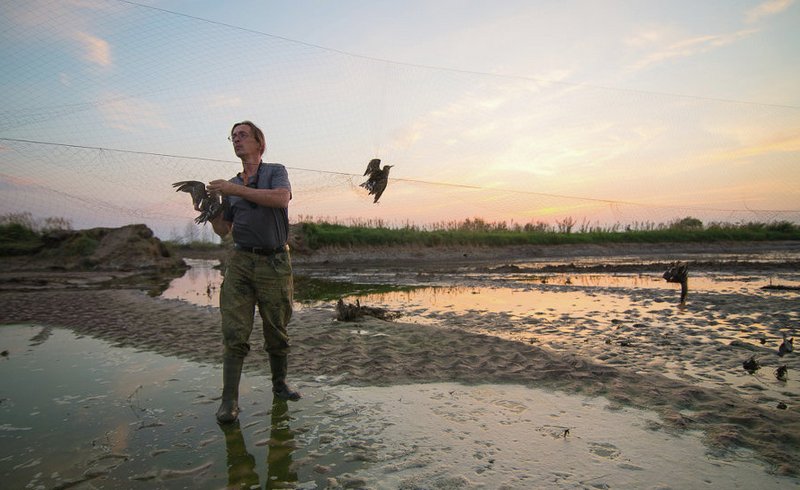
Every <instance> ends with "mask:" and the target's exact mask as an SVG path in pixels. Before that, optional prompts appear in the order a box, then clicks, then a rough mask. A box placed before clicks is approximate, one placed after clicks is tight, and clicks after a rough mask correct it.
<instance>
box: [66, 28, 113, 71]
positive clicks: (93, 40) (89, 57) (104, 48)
mask: <svg viewBox="0 0 800 490" xmlns="http://www.w3.org/2000/svg"><path fill="white" fill-rule="evenodd" d="M73 38H74V39H75V40H77V41H78V42H79V43H80V44H81V46H82V47H83V48H84V55H83V59H85V60H86V61H88V62H90V63H94V64H97V65H100V66H111V46H110V45H109V44H108V41H105V40H103V39H100V38H99V37H96V36H92V35H91V34H87V33H85V32H76V33H74V34H73Z"/></svg>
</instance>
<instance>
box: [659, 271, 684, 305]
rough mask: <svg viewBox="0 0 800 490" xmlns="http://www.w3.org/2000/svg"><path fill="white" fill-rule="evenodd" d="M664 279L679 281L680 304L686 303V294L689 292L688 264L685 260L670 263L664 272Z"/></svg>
mask: <svg viewBox="0 0 800 490" xmlns="http://www.w3.org/2000/svg"><path fill="white" fill-rule="evenodd" d="M664 279H666V280H667V282H675V283H680V285H681V304H682V305H684V304H686V295H687V294H689V265H688V264H686V262H674V263H672V264H671V265H670V267H669V269H667V271H666V272H664Z"/></svg>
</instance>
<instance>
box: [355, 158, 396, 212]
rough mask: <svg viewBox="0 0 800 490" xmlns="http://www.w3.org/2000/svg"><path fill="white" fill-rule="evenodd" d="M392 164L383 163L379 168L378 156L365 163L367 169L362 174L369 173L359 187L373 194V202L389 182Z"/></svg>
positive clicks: (379, 196) (378, 197)
mask: <svg viewBox="0 0 800 490" xmlns="http://www.w3.org/2000/svg"><path fill="white" fill-rule="evenodd" d="M393 166H394V165H384V166H383V168H381V160H380V158H373V159H372V160H370V161H369V163H368V164H367V170H366V171H365V172H364V175H369V177H368V178H367V180H366V181H365V182H363V183H362V184H361V187H363V188H364V189H366V190H368V191H369V193H370V195H375V199H374V200H373V201H372V202H373V203H377V202H378V199H380V198H381V195H382V194H383V191H385V190H386V185H387V184H388V183H389V169H390V168H392V167H393Z"/></svg>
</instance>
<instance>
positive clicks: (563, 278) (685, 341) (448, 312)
mask: <svg viewBox="0 0 800 490" xmlns="http://www.w3.org/2000/svg"><path fill="white" fill-rule="evenodd" d="M778 258H779V257H775V260H777V259H778ZM738 259H739V260H741V259H742V258H741V257H739V258H738ZM759 259H760V260H762V261H763V260H765V259H763V257H759ZM596 260H597V259H596ZM600 261H601V262H603V261H605V259H601V260H600ZM215 263H216V262H214V261H192V262H190V265H192V269H190V270H189V272H187V274H186V275H185V276H184V277H182V278H179V279H176V280H175V281H173V283H172V284H171V285H170V287H169V288H168V289H167V290H166V291H165V292H164V296H165V297H167V298H177V299H182V300H185V301H189V302H192V303H194V304H198V305H206V306H215V305H216V304H217V303H218V296H217V294H218V291H219V284H220V283H221V280H222V279H221V276H220V273H219V271H217V270H216V269H213V266H214V264H215ZM586 263H588V262H586ZM622 263H628V262H625V261H623V262H622ZM304 273H307V274H309V275H310V276H312V277H317V278H324V279H328V280H339V281H345V282H351V283H369V282H372V283H383V284H400V285H407V286H415V287H414V288H413V289H411V290H408V291H396V292H388V293H379V294H360V295H354V296H348V297H345V298H344V299H345V301H347V302H351V303H353V302H355V301H356V300H359V301H360V303H361V304H362V305H368V306H373V307H380V308H385V309H388V310H391V311H395V312H398V313H400V314H401V317H400V319H399V321H403V322H407V323H419V324H429V325H436V326H440V327H443V328H456V329H459V330H463V331H469V332H473V333H481V334H488V335H493V336H498V337H502V338H505V339H509V340H515V341H520V342H526V343H532V344H536V345H540V346H543V347H547V348H549V349H552V350H554V351H558V352H567V353H576V354H580V355H583V356H585V357H587V358H590V359H593V360H595V361H597V362H602V363H606V364H610V365H614V366H619V367H627V368H631V369H633V370H635V371H636V372H638V373H640V374H643V375H648V374H659V375H665V376H669V377H672V378H676V379H681V380H684V381H686V382H689V383H692V384H694V385H697V386H700V387H705V388H717V389H724V390H728V389H734V390H736V391H737V392H738V393H739V394H741V395H742V396H744V397H746V398H749V399H751V400H754V401H757V402H759V403H762V404H768V405H772V406H773V407H774V406H776V405H778V404H780V403H786V404H787V405H789V406H791V407H798V406H800V375H799V374H798V373H800V358H798V355H797V354H793V355H791V356H787V357H783V358H781V357H778V356H777V350H778V346H779V344H780V343H781V341H782V337H781V336H782V335H783V334H787V335H789V336H790V337H791V336H793V335H794V336H797V335H796V334H797V332H796V329H797V325H798V324H800V291H796V290H794V291H792V290H789V291H780V290H777V291H776V290H765V289H763V286H766V285H769V284H782V285H799V284H800V271H791V270H790V271H780V272H779V273H770V274H759V273H756V272H753V273H735V274H733V273H705V272H695V273H693V275H692V276H690V279H689V286H690V289H689V300H688V305H687V306H686V307H685V308H680V307H679V306H678V305H677V303H678V298H679V295H680V286H679V285H677V284H668V283H666V282H665V281H664V280H663V279H662V278H661V275H660V274H659V273H652V274H595V273H587V274H546V275H542V274H539V273H532V274H527V273H525V274H522V273H485V272H483V273H481V272H476V271H461V272H457V273H445V274H442V273H436V274H418V273H410V272H404V271H400V272H398V271H377V270H375V271H353V270H350V269H347V270H342V269H335V268H332V267H327V266H324V267H319V266H318V267H316V268H308V267H307V268H306V270H304ZM296 306H297V308H298V309H301V308H304V307H308V306H311V307H319V306H321V305H320V303H318V302H309V303H302V302H296ZM731 346H737V347H736V348H732V347H731ZM751 355H754V356H756V357H757V359H758V360H759V362H760V363H761V366H762V368H761V369H760V370H759V371H758V372H756V373H753V374H750V373H747V372H746V371H745V370H744V369H743V361H745V360H747V359H748V358H749V357H750V356H751ZM782 365H783V366H787V368H788V372H789V375H788V379H786V380H779V379H777V377H776V370H777V369H778V367H780V366H782Z"/></svg>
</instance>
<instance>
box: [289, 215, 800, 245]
mask: <svg viewBox="0 0 800 490" xmlns="http://www.w3.org/2000/svg"><path fill="white" fill-rule="evenodd" d="M300 228H301V233H300V235H301V237H302V243H303V245H304V246H305V247H307V248H310V249H312V250H313V249H318V248H321V247H325V246H342V247H354V246H356V247H357V246H393V245H394V246H396V245H417V246H427V247H435V246H451V245H459V246H463V245H477V246H509V245H559V244H593V243H596V244H602V243H664V242H720V241H766V240H800V226H798V225H794V224H792V223H788V222H776V223H747V224H741V225H730V224H714V225H710V226H703V225H702V224H698V223H696V222H694V221H693V222H690V223H689V225H687V223H684V222H677V223H674V224H673V225H671V226H663V227H653V228H652V229H625V230H622V231H618V230H589V231H580V232H571V231H564V230H561V231H559V230H548V229H533V230H531V229H525V228H521V229H516V228H508V227H504V226H491V225H489V226H483V227H478V228H476V227H453V228H450V229H438V230H420V229H417V228H414V227H404V228H384V227H368V226H345V225H340V224H332V223H308V222H307V223H302V224H301V225H300Z"/></svg>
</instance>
